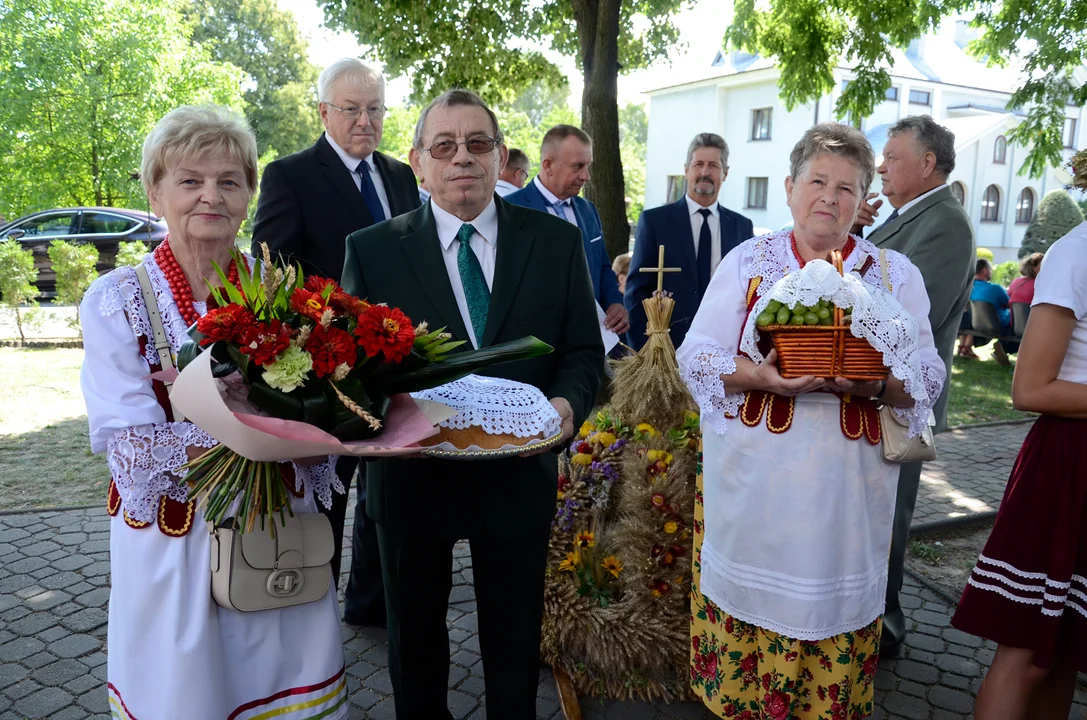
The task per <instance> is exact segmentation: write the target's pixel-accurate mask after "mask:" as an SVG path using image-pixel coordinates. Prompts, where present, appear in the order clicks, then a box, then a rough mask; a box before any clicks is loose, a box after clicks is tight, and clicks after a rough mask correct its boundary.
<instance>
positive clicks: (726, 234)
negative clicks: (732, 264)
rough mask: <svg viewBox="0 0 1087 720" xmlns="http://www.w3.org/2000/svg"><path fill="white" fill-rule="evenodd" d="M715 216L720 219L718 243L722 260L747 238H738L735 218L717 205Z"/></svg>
mask: <svg viewBox="0 0 1087 720" xmlns="http://www.w3.org/2000/svg"><path fill="white" fill-rule="evenodd" d="M717 216H718V217H719V218H721V236H720V237H719V238H718V243H719V244H720V245H721V259H722V260H724V259H725V256H726V255H728V254H729V253H730V252H732V250H733V249H734V248H735V247H736V246H737V245H739V244H740V243H741V242H743V241H744V240H746V239H747V238H741V237H739V234H740V233H739V231H737V229H736V220H735V218H733V217H732V216H731V215H729V214H728V213H727V212H726V211H725V208H723V207H722V206H721V205H720V204H718V205H717Z"/></svg>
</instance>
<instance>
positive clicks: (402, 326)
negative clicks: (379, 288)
mask: <svg viewBox="0 0 1087 720" xmlns="http://www.w3.org/2000/svg"><path fill="white" fill-rule="evenodd" d="M355 335H357V336H358V338H359V345H361V346H362V349H363V351H364V352H365V353H366V355H367V357H375V356H376V355H378V354H379V353H381V354H382V355H384V357H385V362H390V363H398V362H400V361H401V360H403V359H404V358H405V357H407V355H408V353H410V352H411V348H412V345H414V343H415V328H414V327H412V324H411V319H410V318H408V316H407V315H405V314H404V313H402V312H401V311H400V310H398V309H397V308H391V307H387V306H385V305H370V306H369V307H367V308H366V310H365V311H363V313H362V315H360V316H359V324H358V326H357V327H356V328H355Z"/></svg>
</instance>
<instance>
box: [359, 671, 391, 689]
mask: <svg viewBox="0 0 1087 720" xmlns="http://www.w3.org/2000/svg"><path fill="white" fill-rule="evenodd" d="M362 685H363V687H367V688H370V689H371V690H373V691H374V692H377V693H380V694H382V695H392V692H393V681H392V678H390V677H389V671H388V669H381V670H379V671H377V672H375V673H374V674H373V675H371V676H370V677H368V678H366V679H365V680H364V681H363V683H362Z"/></svg>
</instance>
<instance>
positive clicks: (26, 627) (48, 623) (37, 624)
mask: <svg viewBox="0 0 1087 720" xmlns="http://www.w3.org/2000/svg"><path fill="white" fill-rule="evenodd" d="M56 624H57V619H56V618H55V617H53V616H52V615H50V614H49V613H45V612H37V613H31V614H30V615H27V616H26V617H23V618H20V619H19V620H16V621H15V622H13V623H11V624H9V625H8V630H10V631H11V632H13V633H15V634H16V635H24V636H26V635H37V634H38V633H40V632H41V631H42V630H45V629H46V628H50V627H53V626H54V625H56Z"/></svg>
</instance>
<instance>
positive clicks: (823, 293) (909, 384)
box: [740, 260, 935, 436]
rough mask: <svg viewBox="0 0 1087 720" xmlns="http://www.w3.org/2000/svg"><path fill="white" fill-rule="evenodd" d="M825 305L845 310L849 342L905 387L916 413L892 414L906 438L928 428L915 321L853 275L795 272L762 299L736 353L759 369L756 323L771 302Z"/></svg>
mask: <svg viewBox="0 0 1087 720" xmlns="http://www.w3.org/2000/svg"><path fill="white" fill-rule="evenodd" d="M821 299H826V300H829V301H830V302H832V303H833V304H834V305H837V306H838V307H840V308H843V309H845V308H850V309H851V310H850V312H851V314H852V315H853V321H852V323H850V326H849V331H850V332H851V333H852V334H853V336H854V337H857V338H861V339H863V340H867V341H868V342H869V344H871V345H872V347H873V348H875V349H876V350H878V351H879V352H880V353H881V354H882V355H883V364H884V365H886V366H887V367H888V368H890V371H891V374H892V375H894V376H895V377H896V378H898V379H899V380H901V381H902V382H903V383H904V384H905V389H906V392H907V393H908V394H909V395H910V397H912V398H913V399H914V401H915V403H916V404H915V405H914V408H916V410H913V409H912V408H911V409H908V410H896V412H897V414H898V415H899V416H900V417H902V418H903V419H907V418H908V419H909V422H910V431H909V434H910V435H911V436H913V435H918V434H920V433H921V432H922V431H923V430H924V429H925V426H926V425H927V424H928V413H929V407H930V406H931V405H932V403H933V401H934V400H935V398H933V399H931V400H930V398H929V389H928V387H927V385H926V383H925V378H924V373H923V366H922V364H921V361H920V358H919V356H918V349H917V321H916V320H914V318H913V316H911V315H910V314H909V313H908V312H906V310H905V308H903V307H902V305H901V303H899V302H898V300H896V299H895V298H894V297H893V296H892V295H891V294H890V293H889V292H879V291H876V292H871V291H870V290H869V287H868V286H867V285H866V284H865V283H864V282H862V281H861V280H860V279H859V278H858V277H856V276H855V275H853V274H852V273H847V274H845V275H841V274H839V273H838V271H837V270H836V269H835V268H834V266H833V265H831V264H830V263H828V262H826V261H824V260H813V261H811V262H809V263H807V264H806V265H805V266H804V267H803V268H801V269H800V270H798V271H796V272H793V273H790V274H789V275H786V276H785V277H783V278H781V279H779V280H778V281H777V282H776V283H774V286H773V287H772V288H771V290H770V292H768V293H766V294H765V295H762V296H761V297H760V298H759V299H758V300H757V301H756V302H755V306H754V307H753V308H752V310H751V314H750V315H749V316H748V319H747V324H746V325H745V326H744V330H743V334H742V335H741V337H740V351H741V352H743V353H745V354H746V355H747V356H748V357H750V358H751V359H752V360H753V361H754V362H756V363H761V362H762V361H763V355H762V353H761V352H760V351H759V347H758V342H759V337H760V332H759V327H758V324H757V323H756V318H758V316H759V315H760V314H761V313H762V312H763V311H764V310H765V309H766V306H767V305H769V304H770V301H771V300H777V301H778V302H780V303H781V304H782V305H785V306H788V307H792V306H793V305H796V304H798V303H799V304H800V305H808V306H811V305H814V304H815V303H817V302H818V301H819V300H821Z"/></svg>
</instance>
